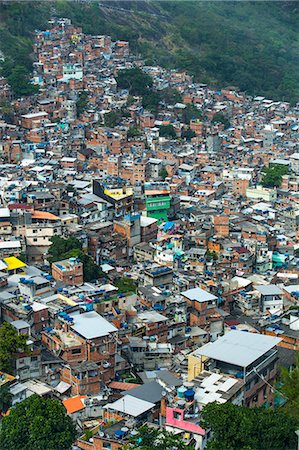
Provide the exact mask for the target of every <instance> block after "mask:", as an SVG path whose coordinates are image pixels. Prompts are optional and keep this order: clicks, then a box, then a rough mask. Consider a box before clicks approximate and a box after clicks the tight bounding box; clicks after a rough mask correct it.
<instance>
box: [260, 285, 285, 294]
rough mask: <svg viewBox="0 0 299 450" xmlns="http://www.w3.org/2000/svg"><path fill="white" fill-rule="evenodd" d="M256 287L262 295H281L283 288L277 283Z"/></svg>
mask: <svg viewBox="0 0 299 450" xmlns="http://www.w3.org/2000/svg"><path fill="white" fill-rule="evenodd" d="M255 289H256V290H257V291H258V292H259V293H260V294H262V295H281V294H282V290H281V289H279V287H278V286H276V284H266V285H260V286H256V287H255Z"/></svg>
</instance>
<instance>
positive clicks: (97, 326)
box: [70, 311, 117, 339]
mask: <svg viewBox="0 0 299 450" xmlns="http://www.w3.org/2000/svg"><path fill="white" fill-rule="evenodd" d="M70 315H71V317H73V318H74V324H73V325H72V329H73V330H74V331H75V332H76V333H78V334H80V335H81V336H83V337H84V338H85V339H94V338H98V337H102V336H107V335H108V334H109V333H113V332H114V331H117V328H115V326H114V325H112V324H111V323H110V322H108V320H106V319H104V317H102V316H100V314H98V313H97V312H95V311H90V312H86V313H83V314H70Z"/></svg>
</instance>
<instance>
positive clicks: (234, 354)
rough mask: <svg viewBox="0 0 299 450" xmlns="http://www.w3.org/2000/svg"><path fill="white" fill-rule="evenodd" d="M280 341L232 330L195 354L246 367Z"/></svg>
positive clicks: (261, 335)
mask: <svg viewBox="0 0 299 450" xmlns="http://www.w3.org/2000/svg"><path fill="white" fill-rule="evenodd" d="M280 341H281V339H280V338H277V337H272V336H266V335H263V334H258V333H250V332H244V331H237V330H233V331H230V332H229V333H227V334H225V335H224V336H222V337H220V338H219V339H217V341H215V342H209V343H208V344H206V345H203V346H202V347H200V348H199V349H197V350H196V351H195V352H194V353H195V354H196V355H197V356H207V357H209V358H212V359H215V360H217V361H222V362H226V363H229V364H233V365H236V366H240V367H248V366H249V365H250V364H252V363H253V362H254V361H256V360H257V359H259V358H260V357H261V356H263V355H264V354H265V353H267V352H268V351H269V350H271V349H272V348H273V347H275V345H277V344H278V343H279V342H280Z"/></svg>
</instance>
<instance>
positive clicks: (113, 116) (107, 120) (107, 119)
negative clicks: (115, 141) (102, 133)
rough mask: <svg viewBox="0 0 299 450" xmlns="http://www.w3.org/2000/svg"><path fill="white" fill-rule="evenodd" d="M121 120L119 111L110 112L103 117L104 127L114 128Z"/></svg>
mask: <svg viewBox="0 0 299 450" xmlns="http://www.w3.org/2000/svg"><path fill="white" fill-rule="evenodd" d="M121 119H122V114H121V111H110V112H108V113H106V114H105V116H104V125H105V127H108V128H114V127H116V126H117V125H119V124H120V122H121Z"/></svg>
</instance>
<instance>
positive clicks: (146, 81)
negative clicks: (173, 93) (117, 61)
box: [116, 67, 153, 95]
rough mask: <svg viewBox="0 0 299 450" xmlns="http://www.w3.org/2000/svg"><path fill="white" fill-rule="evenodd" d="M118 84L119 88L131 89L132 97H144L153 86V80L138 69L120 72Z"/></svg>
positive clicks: (117, 79)
mask: <svg viewBox="0 0 299 450" xmlns="http://www.w3.org/2000/svg"><path fill="white" fill-rule="evenodd" d="M116 82H117V86H118V87H119V88H121V89H129V92H130V94H131V95H144V94H146V93H147V92H148V89H149V88H151V87H152V85H153V80H152V78H151V77H150V76H149V75H147V74H146V73H145V72H143V70H141V69H139V68H138V67H134V68H133V69H124V70H120V71H119V72H118V75H117V77H116Z"/></svg>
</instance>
